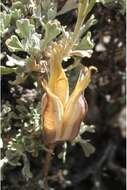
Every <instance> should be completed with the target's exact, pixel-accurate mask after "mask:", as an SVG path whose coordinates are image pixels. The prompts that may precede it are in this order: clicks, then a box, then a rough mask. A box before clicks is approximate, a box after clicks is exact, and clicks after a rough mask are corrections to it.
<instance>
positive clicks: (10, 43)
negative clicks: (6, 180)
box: [6, 35, 24, 52]
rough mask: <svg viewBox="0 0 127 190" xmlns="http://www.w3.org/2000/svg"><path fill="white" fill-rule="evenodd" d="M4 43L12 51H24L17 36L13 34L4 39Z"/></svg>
mask: <svg viewBox="0 0 127 190" xmlns="http://www.w3.org/2000/svg"><path fill="white" fill-rule="evenodd" d="M6 45H7V47H8V49H9V50H10V51H12V52H17V51H24V47H23V46H22V44H21V42H20V41H19V39H18V37H17V36H15V35H12V36H11V37H10V38H9V39H7V40H6Z"/></svg>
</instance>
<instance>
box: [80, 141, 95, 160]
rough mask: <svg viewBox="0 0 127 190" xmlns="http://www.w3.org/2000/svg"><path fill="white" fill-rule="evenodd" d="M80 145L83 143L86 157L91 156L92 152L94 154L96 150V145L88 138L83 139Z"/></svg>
mask: <svg viewBox="0 0 127 190" xmlns="http://www.w3.org/2000/svg"><path fill="white" fill-rule="evenodd" d="M80 145H81V147H82V149H83V151H84V153H85V156H86V157H89V156H90V155H91V154H93V153H94V152H95V147H94V146H93V145H92V144H91V143H89V142H88V141H86V140H83V139H82V140H81V142H80Z"/></svg>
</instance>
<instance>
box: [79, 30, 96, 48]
mask: <svg viewBox="0 0 127 190" xmlns="http://www.w3.org/2000/svg"><path fill="white" fill-rule="evenodd" d="M93 47H94V43H93V42H92V41H91V32H88V33H87V34H86V36H84V37H83V38H82V40H81V42H80V43H79V45H78V46H77V47H76V49H78V50H91V49H93Z"/></svg>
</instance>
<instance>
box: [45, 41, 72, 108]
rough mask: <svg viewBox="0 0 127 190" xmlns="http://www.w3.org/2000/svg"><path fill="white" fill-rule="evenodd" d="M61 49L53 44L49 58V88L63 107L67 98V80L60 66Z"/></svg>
mask: <svg viewBox="0 0 127 190" xmlns="http://www.w3.org/2000/svg"><path fill="white" fill-rule="evenodd" d="M61 51H62V50H61V48H60V46H58V44H55V45H54V47H53V49H52V54H51V58H50V78H49V83H48V85H49V88H50V89H51V91H52V92H53V93H54V94H55V95H56V96H58V97H59V98H60V100H61V102H62V104H63V105H64V104H65V103H66V102H67V100H68V97H69V85H68V79H67V77H66V75H65V72H64V70H63V68H62V65H61V61H62V60H61Z"/></svg>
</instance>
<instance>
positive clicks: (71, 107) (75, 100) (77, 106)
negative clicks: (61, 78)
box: [61, 66, 96, 140]
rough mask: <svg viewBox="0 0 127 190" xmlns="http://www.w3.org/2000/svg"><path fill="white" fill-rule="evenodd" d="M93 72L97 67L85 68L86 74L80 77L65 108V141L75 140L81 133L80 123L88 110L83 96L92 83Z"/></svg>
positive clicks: (63, 132) (63, 128) (63, 130)
mask: <svg viewBox="0 0 127 190" xmlns="http://www.w3.org/2000/svg"><path fill="white" fill-rule="evenodd" d="M93 71H96V68H95V67H93V66H91V67H90V68H86V67H85V70H84V72H82V73H81V75H80V76H79V79H78V82H77V84H76V87H75V89H74V91H73V92H72V94H71V96H70V98H69V100H68V102H67V104H66V106H65V109H64V117H63V127H62V135H61V138H62V139H63V140H64V139H68V140H69V139H70V140H71V139H73V138H74V137H75V136H76V135H77V133H78V131H79V127H80V123H81V121H82V120H83V118H84V116H85V114H86V112H87V108H88V106H87V103H86V101H85V100H84V99H83V97H82V96H81V94H82V92H83V90H84V89H85V88H86V87H87V86H88V84H89V83H90V81H91V75H92V72H93Z"/></svg>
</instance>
